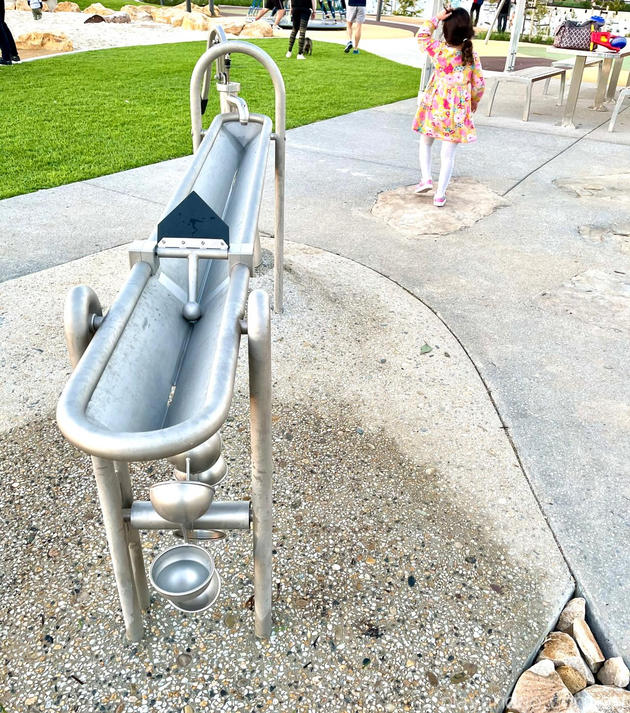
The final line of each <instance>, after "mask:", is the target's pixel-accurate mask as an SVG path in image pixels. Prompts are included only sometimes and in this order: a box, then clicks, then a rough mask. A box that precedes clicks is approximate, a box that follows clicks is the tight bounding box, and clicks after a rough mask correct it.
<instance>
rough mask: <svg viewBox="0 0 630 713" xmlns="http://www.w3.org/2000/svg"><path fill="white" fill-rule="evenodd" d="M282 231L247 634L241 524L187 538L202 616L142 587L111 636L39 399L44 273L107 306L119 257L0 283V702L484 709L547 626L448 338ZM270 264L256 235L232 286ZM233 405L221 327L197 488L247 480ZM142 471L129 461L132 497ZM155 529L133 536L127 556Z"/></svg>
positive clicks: (44, 367)
mask: <svg viewBox="0 0 630 713" xmlns="http://www.w3.org/2000/svg"><path fill="white" fill-rule="evenodd" d="M266 247H271V243H270V242H269V241H267V243H266ZM287 247H288V250H287V263H286V268H287V272H286V312H285V314H284V315H283V316H281V317H274V319H273V350H274V372H273V379H274V393H275V401H274V416H273V418H274V424H275V426H274V454H275V463H276V475H275V503H276V505H275V512H276V527H275V546H276V550H275V555H276V556H275V558H274V567H275V577H274V587H275V590H274V591H275V609H274V619H275V629H274V635H273V637H272V639H271V641H270V642H269V643H268V644H267V643H260V642H255V641H254V640H253V636H252V623H253V622H252V613H251V611H250V610H249V609H248V608H247V606H246V603H247V600H248V599H249V597H250V596H251V593H252V581H251V557H250V550H249V548H250V547H251V539H250V536H249V535H247V534H232V535H230V536H229V537H228V538H227V539H226V540H223V541H221V542H219V543H216V544H214V545H212V546H211V548H212V550H213V552H214V554H215V556H216V558H217V566H218V569H219V572H220V574H221V576H222V578H223V588H222V593H221V595H220V599H219V601H218V603H217V605H216V606H215V607H214V608H213V610H211V612H210V613H206V614H204V615H196V616H186V615H182V614H180V613H177V612H174V611H173V610H172V609H170V608H169V607H168V605H167V604H165V602H163V601H162V600H160V599H159V598H154V600H153V604H152V607H151V610H150V614H149V615H148V616H147V618H146V639H145V640H144V641H143V642H141V643H140V644H137V645H133V644H128V643H125V642H124V641H123V634H122V623H121V620H120V614H119V610H118V605H117V600H116V596H115V588H114V585H113V581H112V575H111V567H110V562H109V558H108V556H107V552H106V545H105V539H104V535H103V532H102V528H101V525H100V516H99V514H98V508H97V506H96V494H95V488H94V484H93V479H92V477H91V476H90V473H89V460H88V459H87V458H86V457H84V456H82V455H81V454H79V453H77V452H76V451H75V450H74V449H73V448H72V447H70V446H69V445H68V444H67V443H65V442H64V441H63V439H62V438H61V436H60V434H59V433H58V431H57V430H56V428H55V426H54V423H53V422H52V418H51V417H52V409H53V408H54V404H55V400H56V394H57V393H58V391H59V389H60V388H61V387H62V385H63V383H64V382H65V379H66V378H67V372H68V367H67V357H66V354H65V348H64V345H63V340H62V337H61V320H62V306H63V296H64V293H65V290H66V288H67V286H68V285H70V284H73V283H76V282H79V281H84V280H85V281H87V282H90V283H91V284H92V286H93V287H94V288H95V289H96V291H97V293H98V294H99V296H100V297H101V298H102V300H103V302H104V304H109V303H110V302H111V299H112V297H113V295H114V294H115V292H116V290H117V289H118V287H119V286H120V285H121V284H122V281H123V279H124V276H125V275H126V273H127V268H126V265H125V254H124V251H123V250H121V249H115V250H110V251H107V252H103V253H100V254H98V255H95V256H89V257H86V258H83V259H81V260H78V261H74V262H69V263H67V264H65V265H62V266H57V267H55V268H51V269H48V270H46V271H43V272H38V273H36V274H32V275H28V276H24V277H22V278H19V279H17V280H12V281H6V282H4V283H3V284H1V285H0V303H1V304H2V305H3V311H4V314H5V321H4V322H3V323H1V324H0V343H1V344H7V342H9V343H10V344H12V347H11V351H10V352H9V353H8V354H7V353H6V352H5V356H4V359H5V363H4V364H3V367H4V371H5V373H6V372H7V371H9V373H10V374H11V379H10V380H9V381H4V382H3V383H2V384H1V385H0V403H1V404H2V411H1V412H0V413H1V416H0V460H1V461H2V472H3V485H2V489H1V490H0V517H1V518H2V519H1V522H2V528H1V531H0V538H1V542H2V547H1V548H0V552H1V553H2V554H1V555H0V567H1V568H2V571H3V574H4V577H3V591H4V596H3V598H2V604H1V605H0V612H1V615H0V622H2V624H1V625H0V651H1V653H2V655H1V656H0V661H1V664H0V665H1V667H2V668H1V669H0V670H2V673H3V675H2V676H0V681H1V683H0V703H1V704H2V705H3V706H4V707H5V708H6V709H7V710H39V709H51V708H52V709H62V710H88V709H89V710H102V711H112V712H113V711H121V710H123V709H124V710H138V711H139V712H141V713H144V712H145V711H149V710H151V711H165V712H166V711H168V713H172V711H173V710H182V709H183V707H184V706H185V705H190V706H192V707H193V710H195V711H200V710H204V709H205V708H206V707H208V706H209V709H211V710H218V709H220V710H222V711H237V710H238V711H243V710H269V711H305V712H306V711H312V710H321V711H329V712H330V713H337V712H338V711H341V710H348V711H350V710H353V711H355V710H370V711H392V710H396V711H403V710H412V711H427V712H428V711H431V712H433V711H435V710H437V709H439V710H443V711H453V713H455V712H457V713H462V712H463V713H466V712H470V713H478V711H480V710H489V711H490V710H492V711H494V710H496V711H498V710H500V709H502V706H503V703H504V701H505V698H506V696H507V695H508V693H509V691H510V688H511V686H512V683H513V681H514V679H515V677H516V676H518V675H519V673H520V671H521V669H522V667H523V665H524V664H525V663H526V661H527V659H528V657H529V656H530V655H531V654H532V652H533V651H535V650H536V649H537V647H538V646H539V644H540V642H541V640H542V637H543V636H544V635H545V633H546V631H547V630H548V629H549V627H551V626H552V625H553V622H554V621H555V619H556V618H557V616H558V614H559V611H560V608H561V607H562V605H563V604H564V602H565V600H566V599H567V598H568V597H569V596H570V594H571V592H572V590H573V581H572V579H571V577H570V575H569V572H568V570H567V567H566V564H565V562H564V560H563V558H562V556H561V554H560V552H559V550H558V548H557V547H556V544H555V542H554V539H553V537H552V535H551V532H550V531H549V528H548V527H547V524H546V522H545V520H544V517H543V516H542V513H541V512H540V510H539V508H538V506H537V503H536V501H535V499H534V497H533V495H532V493H531V491H530V488H529V486H528V484H527V481H526V479H525V478H524V477H523V474H522V471H521V469H520V467H519V464H518V462H517V460H516V457H515V454H514V451H513V449H512V447H511V444H510V442H509V440H508V438H507V437H506V435H505V432H504V430H503V427H502V423H501V421H500V420H499V418H498V417H497V414H496V411H495V410H494V408H493V405H492V403H491V402H490V400H489V399H488V397H487V394H486V391H485V388H484V386H483V384H482V382H481V381H480V379H479V377H478V375H477V372H476V370H475V368H474V366H473V364H472V363H471V362H470V360H469V359H468V357H467V355H466V354H465V352H464V350H463V349H462V348H461V346H460V345H459V344H458V342H457V341H456V340H455V339H454V337H453V335H452V334H451V333H450V332H449V330H448V329H447V328H446V327H445V326H444V324H442V322H441V321H440V320H438V319H437V318H436V317H435V315H434V314H433V313H432V312H431V311H430V310H429V309H427V308H426V307H425V306H424V305H422V303H420V302H419V301H418V300H417V299H416V298H415V297H413V296H412V295H410V294H409V293H408V292H406V291H405V290H403V289H401V288H400V287H398V286H397V285H395V284H394V283H393V282H391V281H390V280H387V279H386V278H384V277H382V276H380V275H378V274H377V273H375V272H374V271H372V270H369V269H367V268H365V267H362V266H360V265H358V264H356V263H354V262H352V261H350V260H347V259H344V258H340V257H336V256H334V255H333V254H331V253H327V252H322V251H321V250H318V249H315V248H312V247H308V246H303V245H296V244H289V245H288V246H287ZM270 267H271V261H270V257H269V252H267V251H266V252H265V263H264V266H263V271H262V272H263V274H262V277H260V278H259V279H258V280H257V281H256V285H258V286H262V287H264V288H266V289H268V290H271V279H270V276H271V271H270ZM18 325H19V328H18ZM244 341H245V340H244ZM31 354H32V355H33V357H32V358H30V359H29V358H28V357H29V355H31ZM357 366H359V368H357ZM44 383H45V384H46V388H43V386H44ZM18 394H19V398H17V395H18ZM246 409H247V365H246V352H245V345H244V348H243V350H242V353H241V360H240V366H239V372H238V375H237V390H236V395H235V400H234V404H233V409H232V414H231V417H230V419H229V420H228V423H227V424H226V427H225V428H224V430H223V436H224V440H225V451H226V456H227V458H228V461H229V464H230V476H229V477H228V480H227V481H226V484H225V485H224V486H220V488H219V493H218V495H217V497H219V498H225V497H227V498H228V499H230V498H240V497H243V496H246V495H247V478H248V452H247V444H248V425H247V410H246ZM165 477H168V469H166V468H165V467H164V466H163V465H162V464H150V465H148V466H147V465H142V466H136V467H134V469H133V479H134V482H135V486H136V492H137V494H138V496H139V497H144V498H146V496H147V488H148V486H149V485H150V484H151V483H153V482H158V481H159V480H162V479H164V478H165ZM172 542H173V539H172V536H169V535H168V534H166V533H158V532H153V533H149V534H145V536H144V537H143V543H144V549H145V558H146V562H147V564H148V563H150V561H151V560H152V559H153V558H154V556H155V555H156V554H157V553H158V552H159V551H160V550H161V549H163V548H164V547H166V546H167V545H170V544H171V543H172ZM121 706H122V708H121Z"/></svg>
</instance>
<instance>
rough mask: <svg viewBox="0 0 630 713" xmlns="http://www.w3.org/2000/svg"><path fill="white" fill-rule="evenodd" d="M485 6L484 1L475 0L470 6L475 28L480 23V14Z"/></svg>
mask: <svg viewBox="0 0 630 713" xmlns="http://www.w3.org/2000/svg"><path fill="white" fill-rule="evenodd" d="M482 5H483V0H473V3H472V5H471V6H470V17H471V18H472V24H473V27H475V26H476V24H477V23H478V22H479V13H480V12H481V6H482Z"/></svg>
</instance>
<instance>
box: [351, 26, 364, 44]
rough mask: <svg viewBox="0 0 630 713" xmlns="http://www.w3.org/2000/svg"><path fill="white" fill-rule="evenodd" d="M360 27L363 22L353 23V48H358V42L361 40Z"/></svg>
mask: <svg viewBox="0 0 630 713" xmlns="http://www.w3.org/2000/svg"><path fill="white" fill-rule="evenodd" d="M362 27H363V24H362V23H361V22H355V23H354V38H353V46H354V49H355V50H358V49H359V42H360V41H361V28H362Z"/></svg>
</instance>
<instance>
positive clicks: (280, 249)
mask: <svg viewBox="0 0 630 713" xmlns="http://www.w3.org/2000/svg"><path fill="white" fill-rule="evenodd" d="M208 41H209V38H208ZM235 52H240V53H241V54H246V55H248V56H249V57H253V58H254V59H255V60H257V61H258V62H260V64H262V66H263V67H264V68H265V69H266V70H267V72H268V73H269V76H270V77H271V81H272V82H273V87H274V93H275V109H274V117H273V126H274V134H273V139H274V141H275V190H276V212H275V224H274V238H275V240H274V292H273V294H274V300H273V307H274V311H275V312H276V313H278V312H282V302H283V294H282V293H283V281H282V278H283V275H282V269H283V266H284V176H285V142H286V90H285V87H284V79H283V78H282V73H281V72H280V70H279V69H278V65H277V64H276V63H275V62H274V61H273V59H271V57H270V56H269V55H268V54H267V53H266V52H265V51H264V50H262V49H260V47H257V46H256V45H253V44H251V43H249V42H242V41H240V40H229V41H225V42H221V43H219V44H214V45H212V47H210V48H209V49H207V50H206V51H205V52H204V53H203V54H202V55H201V57H200V58H199V59H198V60H197V64H195V68H194V69H193V73H192V77H191V78H190V121H191V126H192V140H193V153H194V152H196V151H197V149H198V148H199V146H200V144H201V141H202V138H203V133H202V122H201V119H202V112H201V98H202V97H201V92H200V86H201V84H202V82H204V81H205V76H206V73H207V71H208V70H209V68H210V67H211V66H212V63H213V62H214V61H215V60H216V59H218V58H219V57H222V56H225V55H226V54H234V53H235Z"/></svg>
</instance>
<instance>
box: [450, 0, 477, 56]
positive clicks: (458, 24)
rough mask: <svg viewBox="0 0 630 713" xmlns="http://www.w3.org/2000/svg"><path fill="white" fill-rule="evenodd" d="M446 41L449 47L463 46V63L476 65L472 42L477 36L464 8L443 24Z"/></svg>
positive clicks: (455, 12)
mask: <svg viewBox="0 0 630 713" xmlns="http://www.w3.org/2000/svg"><path fill="white" fill-rule="evenodd" d="M442 28H443V30H444V39H445V40H446V41H447V43H448V44H449V45H452V46H454V47H457V46H458V45H461V46H462V62H463V63H464V64H474V63H475V60H474V59H473V46H472V42H471V41H470V40H471V38H472V37H474V35H475V31H474V30H473V26H472V22H471V21H470V15H469V14H468V12H467V11H466V10H464V8H463V7H457V8H455V9H454V10H453V12H452V13H451V14H450V15H449V16H448V17H447V18H446V20H444V22H443V23H442Z"/></svg>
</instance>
